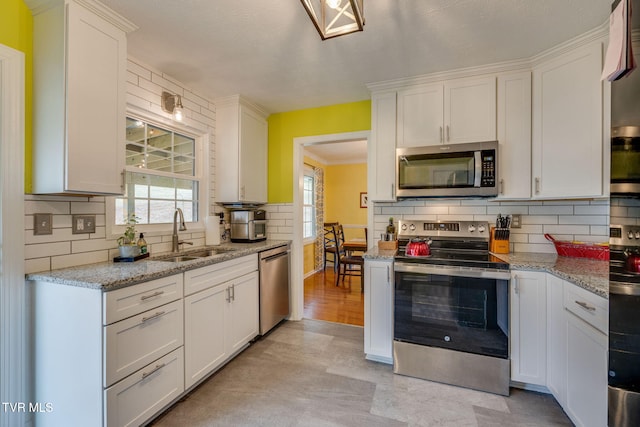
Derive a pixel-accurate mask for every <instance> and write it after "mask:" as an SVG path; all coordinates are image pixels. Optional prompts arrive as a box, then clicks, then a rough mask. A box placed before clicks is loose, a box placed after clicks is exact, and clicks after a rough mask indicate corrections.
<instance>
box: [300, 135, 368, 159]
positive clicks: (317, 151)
mask: <svg viewBox="0 0 640 427" xmlns="http://www.w3.org/2000/svg"><path fill="white" fill-rule="evenodd" d="M304 155H305V156H309V157H311V158H312V159H315V160H318V161H319V162H321V163H323V164H325V165H340V164H357V163H367V141H366V140H362V141H341V142H329V143H323V144H314V145H305V147H304Z"/></svg>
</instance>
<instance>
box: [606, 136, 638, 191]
mask: <svg viewBox="0 0 640 427" xmlns="http://www.w3.org/2000/svg"><path fill="white" fill-rule="evenodd" d="M611 194H623V195H624V194H632V195H637V194H640V126H622V127H615V128H613V129H611Z"/></svg>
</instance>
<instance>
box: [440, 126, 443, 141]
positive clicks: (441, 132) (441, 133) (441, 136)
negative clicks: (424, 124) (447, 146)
mask: <svg viewBox="0 0 640 427" xmlns="http://www.w3.org/2000/svg"><path fill="white" fill-rule="evenodd" d="M443 142H444V132H443V130H442V126H440V144H442V143H443Z"/></svg>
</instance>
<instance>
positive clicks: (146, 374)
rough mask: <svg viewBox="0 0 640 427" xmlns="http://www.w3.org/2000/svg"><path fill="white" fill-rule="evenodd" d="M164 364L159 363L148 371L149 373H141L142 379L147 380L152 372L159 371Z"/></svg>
mask: <svg viewBox="0 0 640 427" xmlns="http://www.w3.org/2000/svg"><path fill="white" fill-rule="evenodd" d="M164 366H165V364H164V363H161V364H160V365H156V366H155V367H154V368H153V369H152V370H150V371H149V372H143V373H142V379H145V378H147V377H148V376H149V375H151V374H153V373H154V372H157V371H159V370H160V369H162V368H164Z"/></svg>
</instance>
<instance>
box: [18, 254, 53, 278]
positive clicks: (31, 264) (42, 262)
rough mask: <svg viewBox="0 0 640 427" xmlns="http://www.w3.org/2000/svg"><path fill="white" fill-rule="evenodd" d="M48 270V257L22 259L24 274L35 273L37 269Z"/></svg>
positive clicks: (49, 265) (49, 268)
mask: <svg viewBox="0 0 640 427" xmlns="http://www.w3.org/2000/svg"><path fill="white" fill-rule="evenodd" d="M48 270H51V258H50V257H46V258H35V259H27V260H25V261H24V272H25V273H26V274H29V273H37V272H39V271H48Z"/></svg>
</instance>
